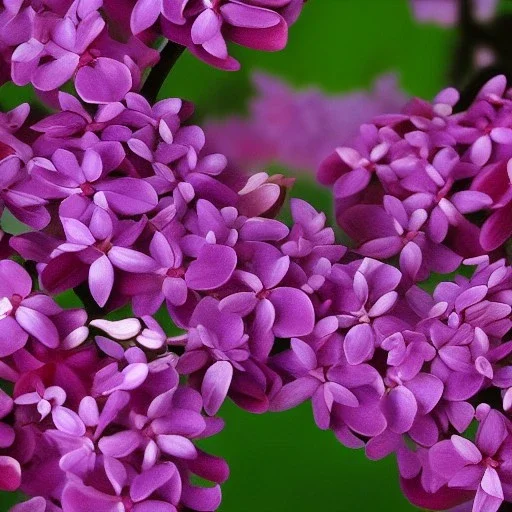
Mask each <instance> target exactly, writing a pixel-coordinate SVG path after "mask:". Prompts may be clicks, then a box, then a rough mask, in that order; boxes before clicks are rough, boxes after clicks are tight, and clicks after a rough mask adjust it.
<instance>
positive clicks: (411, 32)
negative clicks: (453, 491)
mask: <svg viewBox="0 0 512 512" xmlns="http://www.w3.org/2000/svg"><path fill="white" fill-rule="evenodd" d="M455 41H456V32H455V29H446V28H441V27H437V26H434V25H419V24H418V23H416V22H415V21H414V20H413V18H412V15H411V11H410V7H409V2H408V0H308V2H307V5H306V7H305V9H304V12H303V14H302V16H301V18H300V19H299V21H298V22H297V24H296V25H294V26H293V27H292V30H291V34H290V42H289V45H288V47H287V49H286V50H285V51H283V52H281V53H278V54H265V53H257V52H254V51H250V50H245V49H241V48H237V49H235V50H234V54H235V56H236V57H237V58H238V59H239V60H240V61H241V62H242V64H243V67H242V71H240V72H239V73H232V74H230V73H225V72H222V71H217V70H214V69H212V68H210V67H208V66H206V65H205V64H203V63H201V62H199V61H198V60H196V59H195V58H193V57H192V56H191V55H185V56H184V57H182V58H181V59H180V60H179V62H178V63H177V65H176V66H175V68H174V69H173V70H172V72H171V74H170V76H169V77H168V78H167V80H166V82H165V85H164V88H163V89H162V91H161V97H168V96H179V97H183V98H186V99H189V100H191V101H193V102H194V103H195V104H196V119H195V120H196V121H201V120H203V119H207V118H212V117H215V118H222V117H225V116H229V115H232V114H235V113H236V114H243V113H244V112H246V110H247V105H248V100H249V99H250V97H251V95H252V94H253V91H252V89H251V80H250V77H251V74H252V73H253V72H255V71H264V72H268V73H270V74H272V75H275V76H276V77H280V78H282V79H284V80H286V81H287V82H288V83H290V84H292V85H293V86H295V87H297V88H303V87H307V86H311V85H314V86H318V87H320V88H322V89H323V90H324V91H325V92H326V93H328V94H333V95H334V94H335V95H339V94H342V93H344V92H349V91H354V90H361V89H363V90H364V89H367V88H369V87H370V86H371V84H373V82H374V80H375V79H376V77H378V76H379V75H381V74H383V73H386V72H395V73H396V74H397V76H398V81H399V85H400V87H401V88H402V89H403V90H404V91H405V93H406V94H408V95H416V96H421V97H424V98H427V99H431V98H432V97H433V96H434V95H435V93H436V92H437V91H438V90H439V89H440V88H442V87H444V86H446V85H447V82H448V80H447V76H448V69H449V63H450V57H451V55H452V50H453V46H454V44H455ZM31 97H32V96H31V91H30V90H28V89H24V90H20V89H17V88H14V87H12V86H9V85H7V86H4V87H2V88H0V106H1V107H2V109H5V108H7V107H10V106H14V105H17V104H19V103H20V102H21V101H23V100H27V99H30V98H31ZM279 170H280V172H283V173H286V169H279ZM297 181H298V182H297V186H296V187H295V188H294V191H293V195H295V196H300V197H304V198H306V199H308V200H309V201H311V202H312V203H313V204H314V205H315V206H316V207H317V208H319V209H321V210H323V211H325V212H326V213H327V214H330V211H331V204H330V198H329V193H327V192H326V191H325V190H323V189H321V188H320V187H318V186H317V185H315V184H314V181H313V179H312V178H311V177H310V176H308V175H307V174H303V175H300V176H299V177H298V180H297ZM64 300H66V299H64ZM221 415H223V416H224V418H225V419H226V428H225V430H224V431H223V432H222V433H221V434H220V435H219V436H216V437H215V439H212V440H208V442H205V443H204V446H205V447H206V448H207V449H208V451H210V452H212V453H215V454H218V455H221V456H223V457H225V458H226V459H227V461H228V462H229V465H230V467H231V478H230V480H229V481H228V482H227V483H226V484H225V485H224V487H223V490H224V500H223V505H222V507H221V512H253V511H254V512H256V511H257V512H291V511H294V512H298V511H300V512H302V511H315V512H316V511H329V512H342V511H347V512H348V511H354V510H359V511H376V510H385V511H396V512H400V511H404V512H405V511H412V510H415V509H414V508H413V507H412V506H411V505H409V504H408V503H407V501H406V500H405V498H404V497H403V496H402V494H401V491H400V488H399V483H398V475H397V470H396V467H395V461H394V460H393V459H392V458H388V459H386V460H383V461H380V462H371V461H368V460H367V459H366V458H365V455H364V453H363V452H361V451H351V450H348V449H346V448H344V447H342V446H341V445H340V444H339V443H338V442H337V441H336V439H335V438H334V435H333V434H332V433H330V432H322V431H320V430H319V429H318V428H317V427H316V426H315V424H314V421H313V418H312V414H311V410H310V406H309V405H304V406H302V407H299V408H297V409H295V410H293V411H289V412H286V413H280V414H267V415H264V416H256V415H250V414H248V413H245V412H242V411H240V410H238V409H237V408H236V407H234V406H233V405H231V404H228V405H226V406H225V407H224V409H223V410H222V411H221ZM12 500H13V496H7V495H3V496H0V510H1V511H7V510H8V508H9V506H10V503H12ZM91 512H94V511H91Z"/></svg>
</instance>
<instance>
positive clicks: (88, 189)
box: [80, 183, 96, 197]
mask: <svg viewBox="0 0 512 512" xmlns="http://www.w3.org/2000/svg"><path fill="white" fill-rule="evenodd" d="M80 190H81V191H82V194H83V195H84V196H86V197H90V196H93V195H94V193H95V192H96V191H95V190H94V187H93V186H92V185H91V184H90V183H82V184H81V185H80Z"/></svg>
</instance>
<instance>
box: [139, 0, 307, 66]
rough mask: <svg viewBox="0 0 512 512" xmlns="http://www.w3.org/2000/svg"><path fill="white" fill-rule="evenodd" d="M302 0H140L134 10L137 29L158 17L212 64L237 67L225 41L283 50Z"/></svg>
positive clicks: (168, 30) (178, 40) (173, 37)
mask: <svg viewBox="0 0 512 512" xmlns="http://www.w3.org/2000/svg"><path fill="white" fill-rule="evenodd" d="M302 4H303V0H278V1H277V2H275V1H273V0H262V1H260V2H258V3H256V4H255V3H253V2H248V1H246V0H228V1H226V2H219V1H214V2H206V3H205V2H198V1H196V0H161V1H158V2H151V1H148V0H138V1H137V2H136V4H135V7H134V9H133V12H132V17H131V28H132V31H133V33H134V34H138V33H140V32H142V31H143V30H145V29H147V28H149V27H151V26H152V25H154V24H155V23H156V22H157V20H158V19H159V18H160V21H161V25H162V31H163V33H164V35H165V36H166V37H167V38H168V39H170V40H171V41H173V42H175V43H178V44H181V45H183V46H186V47H187V48H188V49H189V50H190V51H191V52H192V53H194V55H196V56H197V57H199V58H200V59H202V60H204V61H205V62H207V63H208V64H211V65H213V66H216V67H219V68H221V69H227V70H237V69H238V68H239V63H238V62H237V61H236V60H235V59H234V58H233V57H231V56H230V55H229V53H228V48H227V44H226V41H233V42H235V43H237V44H240V45H242V46H247V47H249V48H253V49H256V50H264V51H276V50H282V49H283V48H284V47H285V46H286V43H287V41H288V26H289V25H291V24H292V23H293V22H294V21H295V20H296V19H297V17H298V15H299V13H300V11H301V9H302Z"/></svg>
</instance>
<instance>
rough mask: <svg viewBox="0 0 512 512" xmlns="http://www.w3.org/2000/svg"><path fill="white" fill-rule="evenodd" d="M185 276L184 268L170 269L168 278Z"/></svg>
mask: <svg viewBox="0 0 512 512" xmlns="http://www.w3.org/2000/svg"><path fill="white" fill-rule="evenodd" d="M184 275H185V269H184V268H183V267H178V268H170V269H169V270H168V271H167V277H183V276H184Z"/></svg>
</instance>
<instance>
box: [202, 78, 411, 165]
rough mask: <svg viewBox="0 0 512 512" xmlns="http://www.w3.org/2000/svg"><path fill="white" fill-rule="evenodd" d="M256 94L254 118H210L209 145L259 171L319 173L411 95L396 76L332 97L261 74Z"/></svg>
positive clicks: (232, 162)
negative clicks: (276, 167)
mask: <svg viewBox="0 0 512 512" xmlns="http://www.w3.org/2000/svg"><path fill="white" fill-rule="evenodd" d="M253 84H254V87H255V89H256V93H257V96H256V98H254V99H253V100H252V101H251V103H250V105H249V110H250V113H249V117H248V118H241V117H231V118H227V119H225V120H220V121H218V120H213V121H209V122H207V123H206V125H205V131H206V135H207V147H208V149H209V150H210V151H218V152H220V153H222V154H224V155H226V156H227V157H228V160H229V162H230V165H232V166H233V167H235V168H236V169H245V170H247V171H254V170H255V169H260V168H263V167H264V166H265V165H268V164H270V163H276V162H277V163H279V164H281V165H284V166H286V167H287V168H290V169H294V170H299V171H309V172H311V173H312V172H314V170H315V169H316V168H317V167H318V166H319V165H320V163H321V162H322V161H323V160H324V159H325V158H326V157H327V156H328V155H329V154H330V153H331V152H332V150H333V148H335V147H336V146H338V145H340V144H349V143H351V142H352V141H353V139H354V138H355V137H356V136H357V129H358V127H359V126H360V125H361V124H363V123H365V122H368V121H370V120H371V119H372V118H373V117H375V116H377V115H380V114H387V113H391V112H395V111H396V110H399V109H401V108H402V107H403V106H404V105H405V103H406V101H407V97H406V96H405V94H404V93H402V92H401V91H400V90H399V88H398V84H397V79H396V77H394V76H393V75H384V76H382V77H379V78H378V79H376V81H375V82H374V84H373V86H372V90H371V91H369V92H359V91H358V92H348V93H345V94H342V95H339V96H328V95H327V94H326V93H324V92H323V91H320V90H318V89H313V88H308V89H306V90H303V91H295V90H294V89H293V88H292V87H291V86H290V85H288V84H287V83H285V82H283V81H281V80H279V79H278V78H275V77H272V76H269V75H264V74H256V75H254V77H253Z"/></svg>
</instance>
